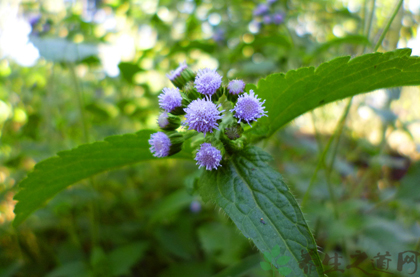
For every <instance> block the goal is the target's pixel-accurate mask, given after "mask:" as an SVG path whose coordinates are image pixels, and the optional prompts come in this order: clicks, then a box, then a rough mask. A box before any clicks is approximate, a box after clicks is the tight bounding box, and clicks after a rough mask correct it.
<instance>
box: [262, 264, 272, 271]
mask: <svg viewBox="0 0 420 277" xmlns="http://www.w3.org/2000/svg"><path fill="white" fill-rule="evenodd" d="M260 265H261V268H262V269H264V270H265V271H268V270H271V265H270V264H269V263H267V262H260Z"/></svg>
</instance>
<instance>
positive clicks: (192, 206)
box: [190, 200, 201, 214]
mask: <svg viewBox="0 0 420 277" xmlns="http://www.w3.org/2000/svg"><path fill="white" fill-rule="evenodd" d="M190 210H191V212H193V213H195V214H196V213H198V212H200V211H201V204H200V202H198V201H197V200H194V201H192V202H191V204H190Z"/></svg>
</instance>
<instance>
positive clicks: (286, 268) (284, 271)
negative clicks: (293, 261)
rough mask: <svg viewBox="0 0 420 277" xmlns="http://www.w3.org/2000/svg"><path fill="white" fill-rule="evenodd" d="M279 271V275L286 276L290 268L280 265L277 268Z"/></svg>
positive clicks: (290, 271)
mask: <svg viewBox="0 0 420 277" xmlns="http://www.w3.org/2000/svg"><path fill="white" fill-rule="evenodd" d="M279 273H280V274H281V275H284V276H287V275H289V274H290V273H292V270H291V269H290V267H280V268H279Z"/></svg>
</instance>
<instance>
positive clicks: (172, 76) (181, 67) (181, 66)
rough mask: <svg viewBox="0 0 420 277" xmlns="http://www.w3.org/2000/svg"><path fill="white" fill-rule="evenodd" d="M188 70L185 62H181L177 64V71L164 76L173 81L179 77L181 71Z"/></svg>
mask: <svg viewBox="0 0 420 277" xmlns="http://www.w3.org/2000/svg"><path fill="white" fill-rule="evenodd" d="M187 68H188V65H187V63H186V62H182V63H180V64H179V66H178V67H177V69H175V70H172V71H171V72H169V73H168V74H166V77H168V78H169V80H171V81H174V80H175V78H177V77H179V76H181V73H182V71H184V70H185V69H187Z"/></svg>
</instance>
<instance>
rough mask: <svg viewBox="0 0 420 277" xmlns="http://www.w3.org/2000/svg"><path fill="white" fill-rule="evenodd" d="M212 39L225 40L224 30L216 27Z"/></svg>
mask: <svg viewBox="0 0 420 277" xmlns="http://www.w3.org/2000/svg"><path fill="white" fill-rule="evenodd" d="M213 39H214V41H216V42H223V41H224V40H225V31H224V30H223V29H217V30H216V31H215V32H214V34H213Z"/></svg>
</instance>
